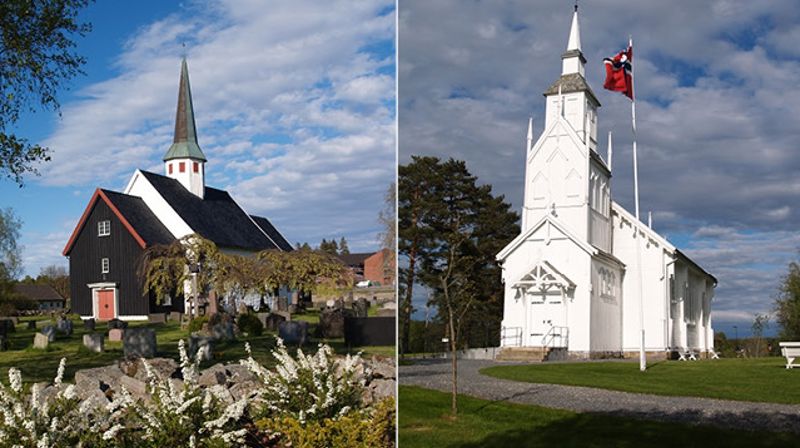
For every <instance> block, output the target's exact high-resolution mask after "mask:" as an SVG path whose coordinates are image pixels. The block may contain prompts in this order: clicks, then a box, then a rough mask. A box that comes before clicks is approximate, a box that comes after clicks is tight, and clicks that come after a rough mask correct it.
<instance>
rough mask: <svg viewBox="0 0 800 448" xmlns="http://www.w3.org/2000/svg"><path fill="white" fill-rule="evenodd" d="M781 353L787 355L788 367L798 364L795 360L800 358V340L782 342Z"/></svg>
mask: <svg viewBox="0 0 800 448" xmlns="http://www.w3.org/2000/svg"><path fill="white" fill-rule="evenodd" d="M779 345H780V346H781V353H782V354H783V356H785V357H786V368H787V369H792V368H794V367H797V366H798V365H797V364H795V363H794V360H795V359H797V358H800V342H781V343H779Z"/></svg>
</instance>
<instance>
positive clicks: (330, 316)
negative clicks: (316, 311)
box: [317, 309, 345, 338]
mask: <svg viewBox="0 0 800 448" xmlns="http://www.w3.org/2000/svg"><path fill="white" fill-rule="evenodd" d="M344 317H345V310H342V309H334V310H325V311H323V312H322V313H321V314H320V315H319V325H318V326H317V331H318V332H319V336H321V337H323V338H343V337H344Z"/></svg>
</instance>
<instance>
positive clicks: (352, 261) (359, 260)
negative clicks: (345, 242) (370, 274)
mask: <svg viewBox="0 0 800 448" xmlns="http://www.w3.org/2000/svg"><path fill="white" fill-rule="evenodd" d="M373 254H375V252H362V253H357V254H344V255H337V257H339V259H340V260H342V263H344V264H345V265H347V266H358V265H362V264H364V260H366V259H367V258H369V257H370V256H372V255H373Z"/></svg>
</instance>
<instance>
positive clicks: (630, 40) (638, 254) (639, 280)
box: [628, 36, 647, 372]
mask: <svg viewBox="0 0 800 448" xmlns="http://www.w3.org/2000/svg"><path fill="white" fill-rule="evenodd" d="M628 46H629V47H630V48H631V51H633V37H631V36H629V37H628ZM631 56H632V55H631ZM631 59H633V58H631ZM630 64H631V93H632V95H631V96H632V98H631V129H632V131H633V200H634V202H635V209H636V226H635V227H634V236H633V237H634V239H635V240H636V270H637V276H636V281H637V283H638V286H639V329H640V331H641V340H640V341H639V370H640V371H642V372H644V371H645V370H647V357H646V356H645V352H644V292H643V291H642V250H641V244H640V242H639V225H640V224H641V220H640V219H639V161H638V159H637V157H636V156H637V154H636V90H635V89H634V88H633V87H634V85H635V84H636V81H635V79H636V77H635V76H634V73H633V71H634V68H633V67H634V64H633V61H630Z"/></svg>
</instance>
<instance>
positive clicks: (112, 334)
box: [108, 328, 123, 342]
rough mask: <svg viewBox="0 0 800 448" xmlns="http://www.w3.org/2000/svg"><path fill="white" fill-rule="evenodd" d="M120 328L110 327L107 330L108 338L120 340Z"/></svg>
mask: <svg viewBox="0 0 800 448" xmlns="http://www.w3.org/2000/svg"><path fill="white" fill-rule="evenodd" d="M122 332H123V330H122V328H112V329H110V330H108V340H109V341H115V342H120V341H122Z"/></svg>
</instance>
